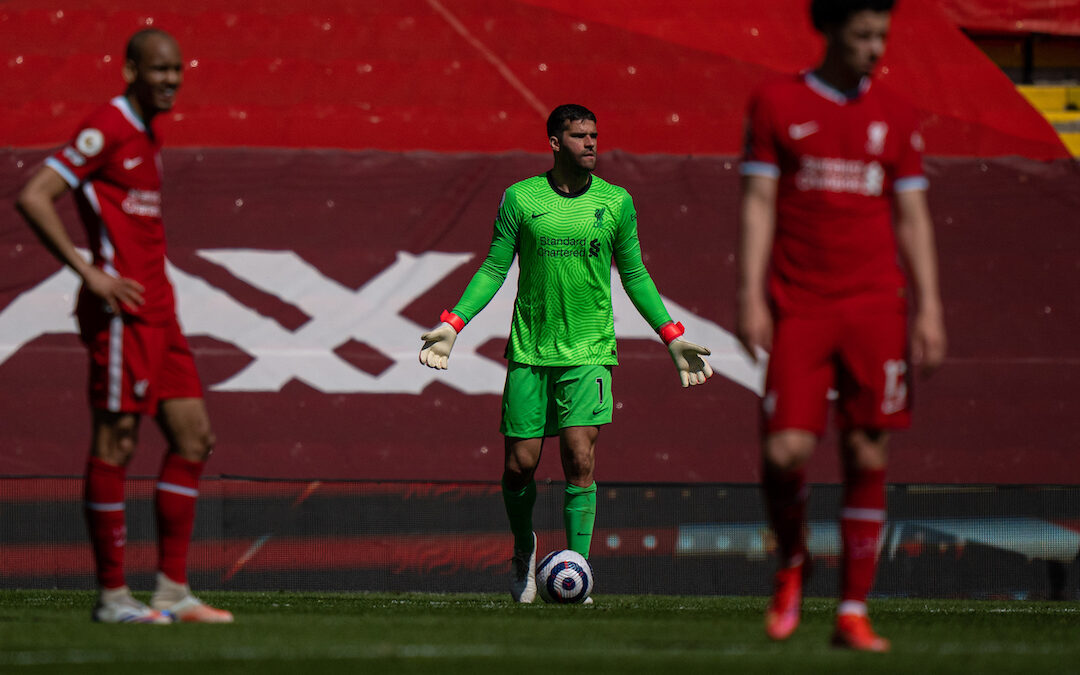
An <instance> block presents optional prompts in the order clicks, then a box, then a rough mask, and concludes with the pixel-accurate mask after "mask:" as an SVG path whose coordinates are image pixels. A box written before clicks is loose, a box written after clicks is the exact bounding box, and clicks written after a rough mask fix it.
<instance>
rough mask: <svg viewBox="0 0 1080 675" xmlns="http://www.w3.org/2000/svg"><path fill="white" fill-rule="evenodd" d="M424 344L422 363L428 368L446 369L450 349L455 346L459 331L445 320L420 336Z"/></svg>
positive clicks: (421, 355) (421, 352)
mask: <svg viewBox="0 0 1080 675" xmlns="http://www.w3.org/2000/svg"><path fill="white" fill-rule="evenodd" d="M420 339H421V340H423V341H424V346H423V347H422V348H421V349H420V363H422V364H424V365H425V366H427V367H428V368H437V369H439V370H446V368H447V363H448V362H449V361H450V350H451V349H453V348H454V340H456V339H457V331H456V330H454V327H453V326H451V325H450V324H448V323H446V322H445V321H444V322H443V323H442V324H440V325H439V326H438V327H436V328H433V329H432V330H429V331H428V332H426V333H424V334H423V335H421V336H420Z"/></svg>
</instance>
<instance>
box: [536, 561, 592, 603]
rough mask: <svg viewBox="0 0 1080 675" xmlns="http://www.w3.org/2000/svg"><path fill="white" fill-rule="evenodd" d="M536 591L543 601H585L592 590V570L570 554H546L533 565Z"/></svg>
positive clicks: (585, 563) (584, 562) (586, 563)
mask: <svg viewBox="0 0 1080 675" xmlns="http://www.w3.org/2000/svg"><path fill="white" fill-rule="evenodd" d="M536 589H537V590H538V591H540V597H541V598H543V599H544V602H558V603H562V604H576V603H582V602H585V598H587V597H589V593H592V589H593V573H592V567H590V566H589V561H588V560H586V559H585V557H584V556H582V555H581V554H580V553H576V552H574V551H570V550H566V551H555V552H553V553H548V554H547V555H546V556H544V559H543V560H541V561H540V564H539V565H537V566H536Z"/></svg>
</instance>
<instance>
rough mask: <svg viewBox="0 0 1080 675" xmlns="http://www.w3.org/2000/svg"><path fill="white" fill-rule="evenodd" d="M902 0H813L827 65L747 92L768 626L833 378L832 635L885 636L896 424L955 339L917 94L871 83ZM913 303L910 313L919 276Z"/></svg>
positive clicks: (792, 589) (790, 611)
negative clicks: (839, 489)
mask: <svg viewBox="0 0 1080 675" xmlns="http://www.w3.org/2000/svg"><path fill="white" fill-rule="evenodd" d="M892 8H893V2H892V0H813V1H812V2H811V3H810V14H811V18H812V20H813V23H814V27H815V28H816V29H817V30H818V31H819V32H820V33H821V34H822V35H823V36H824V38H825V44H826V47H825V56H824V58H823V60H822V62H821V64H820V66H818V68H817V69H815V70H812V71H807V72H804V73H800V74H799V75H797V76H793V77H789V78H786V79H783V80H780V81H777V82H773V83H770V84H767V85H766V86H764V87H762V88H761V89H760V90H759V91H757V92H756V93H755V94H754V96H753V97H752V99H751V102H750V106H749V116H748V125H747V142H746V150H745V156H744V158H743V162H742V165H741V169H740V170H741V173H742V175H743V177H744V179H743V196H742V203H741V214H740V235H741V236H740V244H739V281H738V325H737V334H738V337H739V339H740V341H741V342H742V344H743V346H744V347H745V348H746V349H747V351H748V352H749V353H750V355H751V356H752V357H754V358H756V356H757V353H758V350H759V349H762V350H768V351H769V352H771V353H770V357H769V366H768V373H767V376H766V383H765V396H764V398H763V400H762V459H763V462H762V464H763V467H762V484H763V488H764V490H763V491H764V494H765V501H766V507H767V510H768V515H769V522H770V525H771V527H772V530H773V532H774V534H775V536H776V541H777V547H778V552H779V555H780V565H781V567H780V569H779V571H778V572H777V574H776V578H775V586H774V592H773V597H772V601H771V603H770V606H769V609H768V612H767V614H766V632H767V633H768V635H769V636H770V637H771V638H773V639H776V640H783V639H786V638H787V637H788V636H790V635H791V633H792V632H793V631H794V630H795V628H796V627H797V626H798V623H799V616H800V606H801V602H802V583H803V576H804V574H805V573H806V571H807V569H808V563H809V561H808V559H807V558H808V555H807V548H806V540H805V533H804V530H805V525H806V498H807V489H806V478H805V469H804V465H805V463H806V461H807V460H808V459H809V457H810V456H811V454H812V453H813V451H814V449H815V447H816V446H817V444H818V441H819V439H820V437H821V436H822V435H823V434H824V432H825V425H826V418H827V414H828V401H827V395H828V392H829V390H830V389H835V390H836V392H837V393H838V399H837V403H836V414H837V422H838V425H839V428H840V454H841V458H842V463H843V470H844V485H845V491H844V504H843V510H842V512H841V514H840V532H841V538H842V542H843V562H842V571H841V574H842V578H841V590H842V596H841V600H840V604H839V607H838V612H837V619H836V629H835V632H834V634H833V643H834V644H835V645H837V646H841V647H848V648H852V649H857V650H863V651H887V650H888V649H889V642H888V641H887V640H885V639H884V638H882V637H880V636H878V635H877V634H876V633H875V632H874V630H873V628H872V627H871V624H870V621H869V618H868V616H867V612H866V596H867V594H868V593H869V591H870V587H871V585H872V583H873V579H874V573H875V570H876V568H877V554H878V548H879V539H880V534H881V528H882V524H883V523H884V520H885V467H886V463H887V451H886V449H887V441H888V436H889V432H890V430H892V429H902V428H906V427H907V426H908V425H909V423H910V412H909V404H910V391H911V390H910V385H911V379H910V378H911V374H912V373H911V370H912V367H913V366H918V367H920V368H922V369H923V370H924V371H925V372H927V373H928V372H929V371H931V370H933V369H934V368H936V367H937V366H938V365H940V364H941V362H942V361H943V359H944V356H945V346H946V339H945V327H944V322H943V316H942V305H941V298H940V293H939V290H938V279H937V254H936V251H935V245H934V235H933V225H932V223H931V220H930V216H929V211H928V208H927V202H926V189H927V180H926V178H925V177H924V175H923V172H922V158H921V152H922V149H923V143H922V138H921V136H920V135H919V131H918V126H917V120H916V117H915V113H914V111H913V110H912V108H911V106H910V105H908V104H907V103H905V102H903V101H901V100H899V99H896V98H894V97H892V96H890V95H888V92H886V91H883V90H882V89H881V88H880V87H879V86H875V84H874V82H873V79H872V77H871V73H872V71H873V69H874V67H875V65H876V63H877V62H878V60H879V59H880V57H881V56H882V54H883V53H884V48H885V41H886V37H887V35H888V31H889V26H890V22H891V17H892ZM900 260H902V261H903V263H904V264H905V266H906V270H907V276H908V277H909V278H910V286H911V289H912V292H913V295H914V297H913V298H912V301H913V304H914V312H913V316H912V319H911V323H910V330H909V326H908V298H907V295H908V291H907V287H908V282H907V279H906V278H905V274H904V268H902V267H901V264H900V262H899V261H900Z"/></svg>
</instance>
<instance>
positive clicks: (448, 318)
mask: <svg viewBox="0 0 1080 675" xmlns="http://www.w3.org/2000/svg"><path fill="white" fill-rule="evenodd" d="M439 321H445V322H446V323H448V324H450V325H451V326H453V327H454V330H456V331H457V332H459V333H460V332H461V330H462V329H463V328H465V320H464V319H462V318H461V317H460V316H458V315H457V314H454V313H453V312H451V311H450V310H448V309H444V310H443V311H442V314H440V315H439Z"/></svg>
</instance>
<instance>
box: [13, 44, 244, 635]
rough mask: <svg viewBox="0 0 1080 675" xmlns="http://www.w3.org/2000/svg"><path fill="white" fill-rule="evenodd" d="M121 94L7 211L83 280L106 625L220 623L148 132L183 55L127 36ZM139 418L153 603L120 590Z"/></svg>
mask: <svg viewBox="0 0 1080 675" xmlns="http://www.w3.org/2000/svg"><path fill="white" fill-rule="evenodd" d="M123 77H124V80H125V82H126V83H127V89H126V91H125V92H124V94H123V95H121V96H117V97H115V98H113V99H112V100H110V101H109V102H108V103H107V104H106V105H104V106H102V107H101V108H98V109H97V110H96V111H95V112H93V113H92V114H91V115H90V116H89V117H88V118H87V119H86V120H85V121H84V122H83V123H82V124H81V125H80V126H79V128H78V131H77V132H76V134H75V137H74V139H73V140H72V141H71V143H70V144H69V145H67V146H65V147H64V148H62V149H61V150H60V151H58V152H57V153H56V154H54V155H53V156H51V157H49V158H48V159H47V160H46V161H45V166H44V167H42V168H41V169H39V170H38V171H37V173H35V174H34V175H33V176H32V177H31V178H30V180H29V181H28V182H27V184H26V186H25V187H24V188H23V190H22V192H21V193H20V195H19V198H18V202H17V207H18V209H19V211H20V212H21V213H22V215H23V217H24V218H25V219H26V221H27V222H28V223H29V224H30V226H31V228H32V229H33V230H34V232H35V234H37V236H38V237H39V238H40V239H41V241H42V242H43V243H44V244H45V246H46V247H47V248H48V249H49V251H50V252H51V253H52V254H53V255H54V256H56V258H57V259H58V260H60V261H61V262H62V263H64V264H66V265H68V266H69V267H71V269H72V270H74V271H75V272H76V273H77V274H78V275H79V277H80V278H81V279H82V288H81V290H80V292H79V299H78V305H77V308H76V314H77V316H78V320H79V330H80V334H81V338H82V341H83V342H84V344H85V345H86V347H87V349H88V351H89V354H90V378H89V379H90V381H89V395H90V406H91V410H92V417H93V422H92V427H93V428H92V438H91V442H90V458H89V461H88V462H87V467H86V483H85V489H86V492H85V500H86V501H85V507H86V518H87V523H88V527H89V531H90V540H91V543H92V546H93V549H94V558H95V561H96V565H97V578H98V583H99V586H100V588H101V594H100V596H99V599H98V603H97V605H96V606H95V607H94V610H93V614H92V616H93V618H94V620H95V621H101V622H105V623H128V622H135V623H170V622H172V621H195V622H207V623H225V622H231V621H232V620H233V617H232V614H231V613H229V612H227V611H224V610H220V609H216V608H214V607H210V606H209V605H206V604H205V603H203V602H201V601H200V600H199V599H198V598H196V597H195V596H194V595H192V594H191V590H190V588H189V587H188V584H187V553H188V546H189V543H190V540H191V532H192V528H193V525H194V521H195V501H196V498H197V497H198V494H199V492H198V482H199V476H200V475H201V474H202V470H203V465H204V463H205V461H206V458H207V456H208V455H209V454H210V451H211V449H212V447H213V443H214V436H213V433H212V432H211V430H210V420H209V417H208V416H207V413H206V406H205V405H204V403H203V398H202V387H201V385H200V383H199V377H198V374H197V373H196V371H195V362H194V359H193V358H192V354H191V350H190V349H189V348H188V344H187V341H186V340H185V338H184V336H183V335H182V334H181V332H180V326H179V324H178V323H177V320H176V307H175V299H174V296H173V288H172V284H171V283H170V282H169V279H168V277H167V276H166V274H165V229H164V224H163V222H162V218H161V206H162V205H161V158H160V151H161V138H160V137H159V135H158V133H157V131H156V125H155V121H156V118H157V115H158V114H159V113H162V112H165V111H168V110H170V109H171V108H172V107H173V103H174V101H175V98H176V92H177V90H178V89H179V88H180V84H181V82H182V80H183V63H182V61H181V56H180V48H179V46H178V45H177V43H176V41H175V40H174V39H173V38H172V37H171V36H170V35H169V34H168V33H166V32H164V31H162V30H158V29H147V30H142V31H139V32H138V33H136V34H135V35H134V36H132V37H131V39H130V41H129V42H128V45H127V52H126V57H125V62H124V67H123ZM68 190H72V191H73V195H74V197H75V203H76V205H77V207H78V211H79V216H80V219H81V220H82V223H83V226H84V227H85V229H86V233H87V239H88V242H89V245H90V248H91V250H92V254H93V259H92V261H90V262H87V261H86V260H84V259H83V258H82V256H80V255H79V253H78V251H77V250H76V249H75V246H74V244H73V243H72V240H71V237H70V236H69V234H68V232H67V229H66V227H65V225H64V223H63V221H62V220H61V218H60V216H59V214H58V212H57V210H56V208H55V206H54V203H55V201H56V200H57V199H58V198H59V197H60V196H61V195H63V194H64V193H65V192H67V191H68ZM142 415H153V416H154V417H155V419H156V420H157V423H158V425H159V426H160V427H161V429H162V431H163V433H164V435H165V437H166V439H167V441H168V444H169V451H168V453H167V454H166V456H165V460H164V463H163V464H162V468H161V474H160V477H159V479H158V483H157V488H156V490H155V509H156V514H157V531H158V544H159V546H158V554H159V573H158V575H157V588H156V590H155V591H154V594H153V596H152V598H151V603H150V606H147V605H144V604H143V603H141V602H139V601H137V600H135V599H134V598H133V597H132V595H131V592H130V590H129V589H128V587H127V584H126V581H125V579H124V548H125V543H126V524H125V512H124V509H125V507H124V479H125V467H126V466H127V464H128V462H129V461H130V460H131V458H132V456H133V454H134V452H135V448H136V445H137V441H138V431H139V421H140V418H141V416H142Z"/></svg>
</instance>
